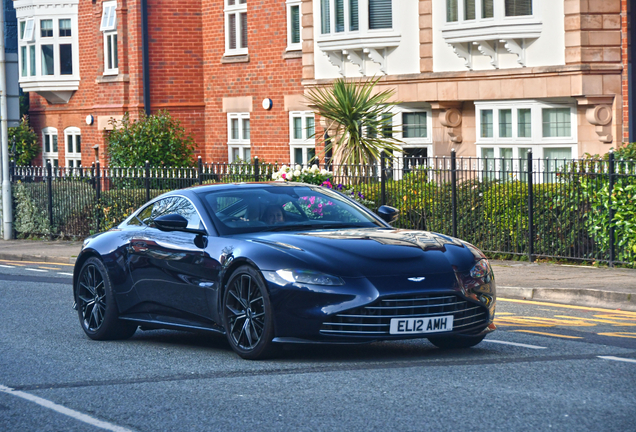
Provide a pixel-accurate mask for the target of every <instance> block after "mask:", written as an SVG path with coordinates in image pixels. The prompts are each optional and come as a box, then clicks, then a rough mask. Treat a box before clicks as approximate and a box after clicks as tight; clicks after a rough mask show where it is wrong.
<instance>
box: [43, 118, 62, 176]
mask: <svg viewBox="0 0 636 432" xmlns="http://www.w3.org/2000/svg"><path fill="white" fill-rule="evenodd" d="M46 136H48V137H49V143H50V144H49V145H50V147H49V151H48V152H47V151H46V145H45V142H46V138H45V137H46ZM53 137H55V139H54V138H53ZM54 141H56V142H57V148H58V151H53V149H54V148H55V147H54V144H53V142H54ZM59 147H60V142H59V137H58V134H57V129H56V128H54V127H45V128H44V129H42V166H44V167H46V163H47V161H51V166H52V167H56V166H58V165H59ZM56 162H57V163H56Z"/></svg>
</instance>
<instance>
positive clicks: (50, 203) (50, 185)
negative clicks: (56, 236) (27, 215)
mask: <svg viewBox="0 0 636 432" xmlns="http://www.w3.org/2000/svg"><path fill="white" fill-rule="evenodd" d="M52 170H53V168H52V167H51V162H50V161H47V162H46V194H47V202H48V211H49V240H52V239H53V173H52Z"/></svg>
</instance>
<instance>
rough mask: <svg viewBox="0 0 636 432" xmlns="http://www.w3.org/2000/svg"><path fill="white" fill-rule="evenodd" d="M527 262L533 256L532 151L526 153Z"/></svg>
mask: <svg viewBox="0 0 636 432" xmlns="http://www.w3.org/2000/svg"><path fill="white" fill-rule="evenodd" d="M527 161H528V261H529V262H532V261H533V259H534V258H533V257H532V255H534V220H533V217H534V195H533V191H532V182H533V178H532V177H533V176H532V151H529V152H528V157H527Z"/></svg>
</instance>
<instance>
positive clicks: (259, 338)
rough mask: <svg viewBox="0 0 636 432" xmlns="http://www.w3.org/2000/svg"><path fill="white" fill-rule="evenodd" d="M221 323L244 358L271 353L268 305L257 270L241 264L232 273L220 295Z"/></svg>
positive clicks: (271, 321) (269, 308)
mask: <svg viewBox="0 0 636 432" xmlns="http://www.w3.org/2000/svg"><path fill="white" fill-rule="evenodd" d="M223 324H224V326H225V332H226V334H227V339H228V341H229V342H230V345H231V346H232V349H233V350H234V351H235V352H236V353H237V354H238V355H239V356H241V357H243V358H244V359H248V360H257V359H263V358H266V357H269V356H271V355H272V354H273V353H274V345H275V344H274V343H273V342H272V339H273V338H274V323H273V312H272V306H271V303H270V301H269V295H268V293H267V289H266V287H265V281H264V280H263V278H262V277H261V275H260V274H259V272H258V271H257V270H256V269H254V268H253V267H250V266H241V267H239V268H238V269H236V271H235V272H234V273H233V274H232V276H231V277H230V280H229V281H228V284H227V287H226V289H225V293H224V295H223Z"/></svg>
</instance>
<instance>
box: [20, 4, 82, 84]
mask: <svg viewBox="0 0 636 432" xmlns="http://www.w3.org/2000/svg"><path fill="white" fill-rule="evenodd" d="M65 19H66V20H70V21H71V36H60V28H59V26H60V21H61V20H65ZM46 20H50V21H52V22H53V36H52V37H46V38H43V37H41V36H40V35H41V29H40V25H41V22H42V21H46ZM36 21H37V22H36ZM22 22H25V23H26V24H25V31H24V37H23V38H21V39H19V40H18V44H19V46H20V58H19V62H20V71H22V70H26V75H22V73H20V81H24V80H28V79H29V78H31V79H32V78H34V77H35V78H37V79H38V80H41V81H46V80H55V79H58V78H62V79H64V78H66V77H69V78H70V77H75V76H78V75H79V71H78V69H79V65H78V61H77V56H78V53H77V46H78V42H77V25H75V26H74V25H73V23H74V22H76V20H75V19H74V18H73V17H70V16H68V17H57V16H53V17H41V18H38V19H36V20H34V19H33V18H29V19H27V20H22V21H20V23H22ZM29 23H32V26H33V29H31V31H29ZM20 25H21V24H18V26H20ZM36 30H37V31H36ZM69 44H70V45H71V56H72V73H71V74H64V75H62V73H61V64H60V46H61V45H69ZM43 45H52V46H53V73H52V74H47V75H44V74H43V69H42V66H43V64H42V56H43V54H42V46H43ZM31 47H35V70H33V67H32V66H33V65H32V64H31V61H30V58H31V57H30V54H31V50H32V48H31ZM22 48H26V58H25V56H24V52H23V50H22ZM25 61H26V64H24V63H25ZM25 66H26V69H23V68H25Z"/></svg>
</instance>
